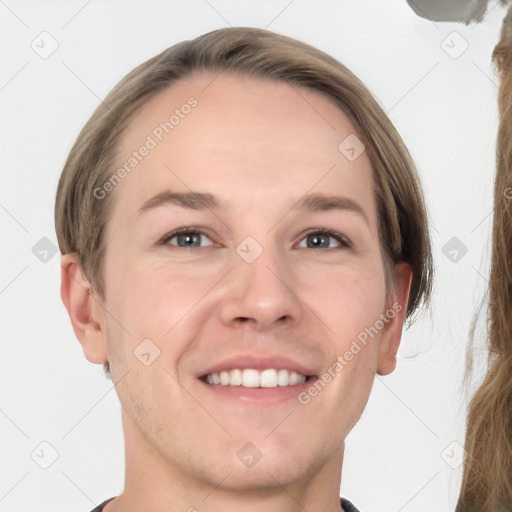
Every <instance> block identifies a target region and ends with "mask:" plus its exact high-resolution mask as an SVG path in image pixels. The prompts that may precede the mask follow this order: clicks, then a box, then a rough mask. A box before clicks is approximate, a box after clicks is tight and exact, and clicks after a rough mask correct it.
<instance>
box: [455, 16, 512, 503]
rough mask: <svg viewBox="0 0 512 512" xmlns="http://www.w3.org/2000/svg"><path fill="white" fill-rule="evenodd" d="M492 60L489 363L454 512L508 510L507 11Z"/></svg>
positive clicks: (511, 267)
mask: <svg viewBox="0 0 512 512" xmlns="http://www.w3.org/2000/svg"><path fill="white" fill-rule="evenodd" d="M492 58H493V61H494V64H495V65H496V68H497V70H498V72H499V76H500V87H499V92H498V110H499V114H500V122H499V128H498V138H497V144H496V178H495V181H494V215H493V227H492V255H491V271H490V278H489V285H488V300H489V303H488V309H487V345H488V349H489V358H488V369H487V373H486V376H485V378H484V380H483V382H482V384H481V385H480V387H479V388H478V390H477V392H476V393H475V395H474V396H473V398H472V400H471V402H470V404H469V411H468V419H467V429H466V440H465V449H466V452H467V458H466V461H465V465H464V474H463V479H462V487H461V491H460V495H459V501H458V504H457V508H456V512H477V511H478V512H510V511H511V510H512V7H511V8H510V9H509V11H508V13H507V15H506V17H505V19H504V20H503V25H502V29H501V37H500V41H499V42H498V44H497V45H496V47H495V48H494V51H493V54H492ZM475 318H476V317H475ZM475 325H476V322H475V321H474V322H473V327H472V329H471V337H472V338H473V337H474V331H475ZM470 348H471V346H470ZM469 354H470V356H471V352H469ZM471 358H472V356H471V357H470V358H469V362H468V370H470V368H471V365H472V359H471ZM466 376H467V374H466Z"/></svg>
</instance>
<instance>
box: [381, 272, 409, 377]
mask: <svg viewBox="0 0 512 512" xmlns="http://www.w3.org/2000/svg"><path fill="white" fill-rule="evenodd" d="M412 274H413V273H412V267H411V266H410V265H409V264H408V263H405V262H404V263H399V264H397V265H396V266H395V293H394V294H393V296H392V298H391V301H390V303H389V304H388V306H387V307H388V309H387V310H386V312H385V315H386V318H389V321H388V322H387V324H386V325H385V327H384V329H383V330H382V332H381V337H380V340H379V356H378V362H377V373H378V374H379V375H388V374H390V373H392V372H393V371H394V370H395V368H396V355H397V352H398V348H399V347H400V340H401V339H402V328H403V324H404V319H405V314H406V313H407V305H408V304H409V295H410V292H411V284H412Z"/></svg>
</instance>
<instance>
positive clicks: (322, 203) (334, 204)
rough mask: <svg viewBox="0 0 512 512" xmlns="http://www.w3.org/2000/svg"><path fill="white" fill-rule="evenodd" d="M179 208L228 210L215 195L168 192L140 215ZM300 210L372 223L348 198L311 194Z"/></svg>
mask: <svg viewBox="0 0 512 512" xmlns="http://www.w3.org/2000/svg"><path fill="white" fill-rule="evenodd" d="M170 205H174V206H179V207H180V208H185V209H189V210H206V209H208V210H219V209H226V204H225V203H223V202H221V201H219V199H218V198H216V197H215V196H214V195H213V194H208V193H203V192H182V193H180V192H173V191H171V190H166V191H164V192H160V193H159V194H157V195H156V196H154V197H151V198H150V199H148V200H147V201H146V202H144V204H143V205H142V206H141V207H140V209H139V215H141V214H143V213H144V212H147V211H148V210H153V209H155V208H159V207H161V206H170ZM293 208H297V209H299V210H308V211H313V212H319V211H330V210H346V211H351V212H355V213H358V214H359V215H361V216H362V217H363V219H364V221H365V222H366V224H368V226H369V225H370V222H369V220H368V217H367V215H366V212H365V211H364V209H363V207H362V206H361V205H360V204H359V203H357V202H356V201H354V200H353V199H350V198H348V197H343V196H336V195H326V194H309V195H307V196H304V197H303V198H301V199H300V200H299V201H298V202H297V204H296V205H295V206H294V207H293Z"/></svg>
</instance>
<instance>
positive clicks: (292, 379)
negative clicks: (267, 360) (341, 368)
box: [200, 368, 312, 388]
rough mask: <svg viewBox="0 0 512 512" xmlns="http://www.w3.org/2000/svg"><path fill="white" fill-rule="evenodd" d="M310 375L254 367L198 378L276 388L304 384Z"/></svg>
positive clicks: (212, 381)
mask: <svg viewBox="0 0 512 512" xmlns="http://www.w3.org/2000/svg"><path fill="white" fill-rule="evenodd" d="M311 378H312V376H311V375H302V374H300V373H297V372H295V371H293V370H287V369H275V368H268V369H266V370H262V371H260V370H256V369H254V368H245V369H238V368H235V369H233V370H229V371H227V370H226V371H221V372H218V373H209V374H207V375H203V376H202V377H201V378H200V380H202V381H203V382H206V383H207V384H211V385H220V386H242V387H246V388H277V387H290V386H297V385H300V384H304V383H305V382H307V381H308V380H309V379H311Z"/></svg>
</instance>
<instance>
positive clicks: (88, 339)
mask: <svg viewBox="0 0 512 512" xmlns="http://www.w3.org/2000/svg"><path fill="white" fill-rule="evenodd" d="M60 296H61V299H62V302H63V304H64V306H65V308H66V309H67V312H68V315H69V319H70V320H71V325H72V326H73V331H74V332H75V335H76V337H77V338H78V341H79V342H80V344H81V345H82V349H83V351H84V354H85V357H86V358H87V359H88V360H89V361H90V362H91V363H98V364H103V363H104V362H105V361H107V353H106V344H105V336H104V321H103V316H102V315H100V314H99V312H100V311H101V308H99V307H97V304H95V301H96V300H97V299H96V298H95V297H94V292H93V291H92V289H91V287H90V285H89V283H88V282H87V280H86V278H85V277H84V274H83V272H82V266H81V264H80V260H79V258H78V255H77V254H76V253H69V254H65V255H63V256H62V258H61V286H60ZM102 324H103V326H102Z"/></svg>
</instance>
